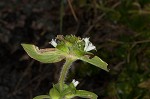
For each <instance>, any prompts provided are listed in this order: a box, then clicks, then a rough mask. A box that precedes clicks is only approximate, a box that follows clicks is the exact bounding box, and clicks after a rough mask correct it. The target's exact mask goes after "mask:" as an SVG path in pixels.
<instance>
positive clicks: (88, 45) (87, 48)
mask: <svg viewBox="0 0 150 99" xmlns="http://www.w3.org/2000/svg"><path fill="white" fill-rule="evenodd" d="M89 39H90V38H83V40H84V42H85V47H84V51H86V52H87V51H91V50H93V49H95V50H96V47H95V46H94V45H93V44H92V43H91V42H90V41H89Z"/></svg>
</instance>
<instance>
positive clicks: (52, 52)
mask: <svg viewBox="0 0 150 99" xmlns="http://www.w3.org/2000/svg"><path fill="white" fill-rule="evenodd" d="M22 46H23V48H24V50H25V51H26V52H27V53H28V55H29V56H30V57H32V58H33V59H35V60H38V61H40V62H42V63H55V62H59V61H61V60H63V59H65V58H73V59H74V60H78V59H79V60H82V61H85V62H88V63H90V64H92V65H95V66H97V67H99V68H101V69H103V70H106V71H108V69H107V65H108V64H107V63H106V62H104V61H102V60H101V59H100V58H99V57H98V56H94V57H93V58H89V57H90V56H88V55H84V56H80V57H79V56H76V55H74V54H73V55H71V54H68V53H66V52H63V51H61V50H59V49H57V48H45V49H39V48H38V47H37V46H35V45H32V44H22Z"/></svg>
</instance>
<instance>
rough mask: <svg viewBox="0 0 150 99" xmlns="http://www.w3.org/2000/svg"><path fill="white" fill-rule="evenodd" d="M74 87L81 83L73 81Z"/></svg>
mask: <svg viewBox="0 0 150 99" xmlns="http://www.w3.org/2000/svg"><path fill="white" fill-rule="evenodd" d="M72 83H73V85H74V86H75V87H76V86H77V85H78V84H79V81H76V80H75V79H73V80H72Z"/></svg>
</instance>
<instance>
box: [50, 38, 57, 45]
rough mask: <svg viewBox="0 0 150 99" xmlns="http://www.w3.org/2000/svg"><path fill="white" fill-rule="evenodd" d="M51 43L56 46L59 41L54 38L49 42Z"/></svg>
mask: <svg viewBox="0 0 150 99" xmlns="http://www.w3.org/2000/svg"><path fill="white" fill-rule="evenodd" d="M49 43H50V44H51V45H53V46H54V47H56V46H57V43H56V39H52V41H51V42H49Z"/></svg>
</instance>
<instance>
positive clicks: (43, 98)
mask: <svg viewBox="0 0 150 99" xmlns="http://www.w3.org/2000/svg"><path fill="white" fill-rule="evenodd" d="M33 99H50V96H48V95H40V96H36V97H34V98H33Z"/></svg>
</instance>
